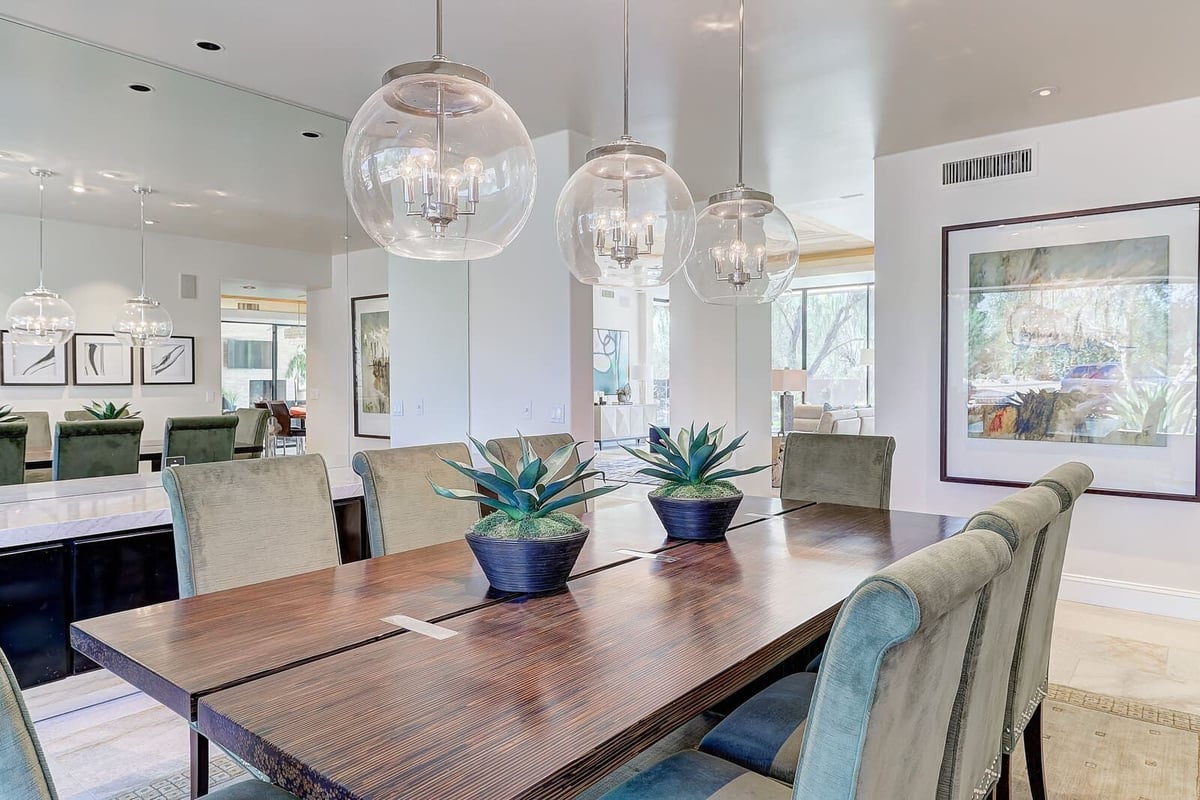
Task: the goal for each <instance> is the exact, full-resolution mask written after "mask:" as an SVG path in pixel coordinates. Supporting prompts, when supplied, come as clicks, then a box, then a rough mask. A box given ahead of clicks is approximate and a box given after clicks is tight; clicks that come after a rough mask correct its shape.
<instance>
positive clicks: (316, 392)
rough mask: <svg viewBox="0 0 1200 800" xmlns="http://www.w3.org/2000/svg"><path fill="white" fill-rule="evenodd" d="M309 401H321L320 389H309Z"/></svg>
mask: <svg viewBox="0 0 1200 800" xmlns="http://www.w3.org/2000/svg"><path fill="white" fill-rule="evenodd" d="M308 399H309V400H320V399H321V390H320V389H309V390H308Z"/></svg>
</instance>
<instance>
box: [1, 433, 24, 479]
mask: <svg viewBox="0 0 1200 800" xmlns="http://www.w3.org/2000/svg"><path fill="white" fill-rule="evenodd" d="M28 435H29V423H27V422H25V421H23V420H22V421H18V422H3V423H0V486H7V485H9V484H13V483H24V482H25V439H26V438H27V437H28Z"/></svg>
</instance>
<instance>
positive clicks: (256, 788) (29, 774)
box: [0, 652, 295, 800]
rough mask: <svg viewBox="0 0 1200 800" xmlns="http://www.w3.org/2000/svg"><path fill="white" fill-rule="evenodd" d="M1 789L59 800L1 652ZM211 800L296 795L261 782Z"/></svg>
mask: <svg viewBox="0 0 1200 800" xmlns="http://www.w3.org/2000/svg"><path fill="white" fill-rule="evenodd" d="M0 788H2V789H3V793H2V794H3V797H4V798H5V800H58V792H57V791H56V789H55V787H54V778H53V777H52V776H51V775H50V767H49V766H48V765H47V764H46V756H45V754H44V753H43V752H42V746H41V743H40V742H39V741H38V735H37V730H36V729H35V728H34V726H33V720H32V719H31V718H30V716H29V709H28V708H27V707H26V706H25V698H24V697H23V696H22V695H21V689H20V687H19V686H18V685H17V679H16V676H14V675H13V671H12V666H11V665H10V664H9V663H8V658H7V657H5V655H4V653H3V652H0ZM205 797H207V798H208V800H295V798H294V797H293V795H291V794H289V793H288V792H285V791H284V790H283V789H280V788H279V787H278V786H273V785H271V784H269V783H266V782H264V781H259V780H253V779H252V780H248V781H243V782H241V783H236V784H234V785H233V786H228V787H225V788H223V789H217V790H215V791H213V792H211V793H209V794H207V795H205Z"/></svg>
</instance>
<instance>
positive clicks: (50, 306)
mask: <svg viewBox="0 0 1200 800" xmlns="http://www.w3.org/2000/svg"><path fill="white" fill-rule="evenodd" d="M4 320H5V325H7V326H8V330H9V333H10V334H11V336H12V339H13V341H14V342H16V343H18V344H36V345H43V346H51V347H53V346H57V345H60V344H63V343H64V342H66V341H67V340H68V339H70V338H71V334H73V333H75V309H73V308H71V304H70V303H68V302H67V301H66V300H63V299H62V298H61V297H59V296H58V295H57V294H55V293H54V292H51V291H48V290H47V289H46V287H44V286H39V287H38V288H36V289H34V290H33V291H32V292H26V293H25V294H23V295H21V296H20V297H18V298H17V299H16V300H14V301H13V302H12V305H10V306H9V307H8V313H7V314H5V316H4Z"/></svg>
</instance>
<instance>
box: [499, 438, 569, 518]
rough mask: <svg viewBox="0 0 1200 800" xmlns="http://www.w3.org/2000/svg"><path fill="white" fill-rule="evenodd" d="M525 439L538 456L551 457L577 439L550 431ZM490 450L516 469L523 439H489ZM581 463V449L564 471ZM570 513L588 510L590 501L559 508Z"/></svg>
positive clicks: (501, 461) (509, 466)
mask: <svg viewBox="0 0 1200 800" xmlns="http://www.w3.org/2000/svg"><path fill="white" fill-rule="evenodd" d="M525 441H526V442H528V443H529V446H530V447H532V448H533V452H535V453H537V455H538V458H543V459H544V458H549V457H550V454H551V453H553V452H554V451H555V450H557V449H558V448H560V447H562V446H563V445H567V444H570V443H571V442H573V441H575V440H574V439H573V438H572V437H571V434H569V433H548V434H545V435H542V436H526V437H525ZM485 446H486V447H487V449H488V451H489V452H490V453H491V454H492V455H494V456H495V457H496V458H498V459H500V463H502V464H503V465H504V466H505V467H507V468H508V469H509V470H514V469H516V466H517V461H519V460H520V458H521V440H520V439H519V438H517V437H515V436H514V437H511V438H508V439H489V440H488V441H487V444H486V445H485ZM578 465H579V451H578V450H576V451H575V454H574V455H572V456H571V458H570V459H569V460H568V461H567V463H566V465H565V466H564V467H563V471H564V472H565V471H566V470H570V469H574V468H575V467H577V466H578ZM559 510H560V511H565V512H566V513H568V514H574V515H575V516H577V517H578V516H579V515H580V514H583V513H584V512H586V511H587V510H588V503H587V501H586V500H585V501H584V502H582V503H576V504H575V505H572V506H567V507H565V508H562V509H559Z"/></svg>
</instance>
